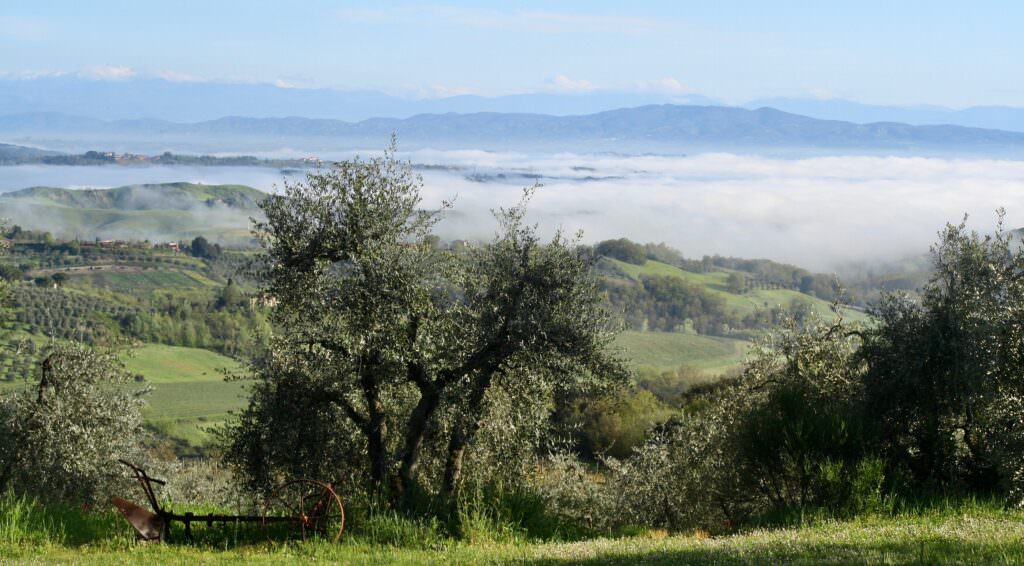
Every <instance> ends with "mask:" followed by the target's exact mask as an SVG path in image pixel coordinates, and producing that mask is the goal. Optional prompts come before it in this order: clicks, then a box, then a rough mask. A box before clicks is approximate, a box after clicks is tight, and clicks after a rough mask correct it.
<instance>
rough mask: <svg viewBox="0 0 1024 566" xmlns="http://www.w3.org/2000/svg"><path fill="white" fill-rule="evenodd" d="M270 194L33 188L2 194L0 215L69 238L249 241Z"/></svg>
mask: <svg viewBox="0 0 1024 566" xmlns="http://www.w3.org/2000/svg"><path fill="white" fill-rule="evenodd" d="M266 197H267V194H266V193H263V192H261V191H258V190H256V189H253V188H251V187H247V186H244V185H201V184H192V183H167V184H160V185H132V186H126V187H118V188H114V189H85V190H70V189H60V188H52V187H32V188H28V189H23V190H20V191H14V192H10V193H5V194H3V195H0V216H3V217H6V218H10V219H11V221H12V222H13V223H14V224H18V225H20V226H21V227H23V228H28V229H32V230H45V231H49V232H51V233H53V234H54V235H55V236H57V237H60V238H65V239H73V238H77V239H80V240H92V239H94V238H100V239H107V238H115V239H134V240H145V239H148V240H152V241H163V240H172V241H173V240H182V239H191V238H194V237H195V236H199V235H202V236H205V237H207V238H209V239H212V240H215V241H219V242H221V243H224V244H232V245H246V244H248V243H250V241H251V237H250V235H249V229H250V225H251V223H250V217H253V216H259V215H260V210H259V207H258V206H257V204H258V203H259V202H260V201H261V200H263V199H264V198H266Z"/></svg>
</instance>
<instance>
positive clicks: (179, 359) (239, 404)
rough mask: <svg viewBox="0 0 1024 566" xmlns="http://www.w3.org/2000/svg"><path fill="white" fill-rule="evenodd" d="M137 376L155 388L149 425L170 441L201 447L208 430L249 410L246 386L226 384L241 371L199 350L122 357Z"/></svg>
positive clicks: (151, 348) (147, 350)
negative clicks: (229, 376) (234, 374)
mask: <svg viewBox="0 0 1024 566" xmlns="http://www.w3.org/2000/svg"><path fill="white" fill-rule="evenodd" d="M123 358H124V362H125V366H126V367H127V369H128V371H130V372H131V373H133V374H138V375H143V376H145V378H146V381H147V382H148V383H150V384H152V385H153V391H152V393H150V394H149V396H148V401H149V403H148V406H147V408H146V410H145V411H144V413H143V414H144V415H145V417H146V422H147V424H148V425H150V426H151V427H153V428H155V429H156V430H158V431H159V432H160V433H161V435H162V436H165V437H167V438H169V439H171V440H172V441H174V442H176V443H179V444H185V445H191V446H203V445H205V444H207V443H208V442H209V441H210V440H211V437H210V432H209V429H210V428H211V427H214V426H217V425H220V424H223V423H224V422H225V421H226V420H227V419H228V417H229V416H230V412H231V411H236V410H239V409H242V408H244V407H245V404H246V398H247V394H246V386H247V383H246V382H244V381H225V376H226V375H229V374H232V373H234V372H236V371H237V370H238V369H239V368H240V367H241V366H240V364H239V363H238V362H237V361H236V360H233V359H231V358H229V357H227V356H222V355H220V354H217V353H216V352H211V351H209V350H203V349H200V348H184V347H180V346H164V345H159V344H147V345H145V346H142V347H140V348H137V349H135V350H134V351H131V352H126V353H125V355H124V356H123Z"/></svg>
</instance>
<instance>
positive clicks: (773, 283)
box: [594, 238, 851, 302]
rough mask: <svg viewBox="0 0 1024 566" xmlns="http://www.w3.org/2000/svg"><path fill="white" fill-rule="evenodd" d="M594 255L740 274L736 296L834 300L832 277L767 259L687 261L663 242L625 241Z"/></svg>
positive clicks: (613, 242) (609, 243)
mask: <svg viewBox="0 0 1024 566" xmlns="http://www.w3.org/2000/svg"><path fill="white" fill-rule="evenodd" d="M594 253H596V254H597V255H599V256H605V257H611V258H614V259H617V260H619V261H623V262H626V263H632V264H634V265H643V264H644V263H645V262H647V260H653V261H659V262H662V263H667V264H669V265H673V266H676V267H678V268H680V269H684V270H686V271H691V272H694V273H708V272H711V271H715V270H730V271H738V272H742V273H743V274H745V275H744V276H743V277H742V278H740V279H738V281H740V283H739V286H738V287H736V288H735V289H731V290H733V291H734V292H737V293H741V292H743V291H745V290H747V289H751V288H763V289H791V290H793V291H799V292H801V293H805V294H807V295H810V296H812V297H817V298H819V299H822V300H824V301H829V302H832V301H834V300H835V299H836V298H837V291H838V285H837V283H838V281H837V279H836V276H835V275H827V274H821V273H811V272H810V271H808V270H806V269H803V268H801V267H797V266H795V265H789V264H784V263H779V262H775V261H772V260H769V259H742V258H734V257H724V256H719V255H713V256H707V255H706V256H704V257H703V258H701V259H699V260H695V259H687V258H685V257H683V254H682V253H681V252H680V251H678V250H675V249H672V248H671V247H669V246H667V245H665V244H664V243H661V244H652V243H647V244H640V243H637V242H633V241H631V240H629V239H626V238H619V239H615V240H605V241H603V242H599V243H597V244H596V245H595V246H594ZM846 298H847V299H850V298H851V297H846Z"/></svg>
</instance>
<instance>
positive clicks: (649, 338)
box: [616, 330, 750, 374]
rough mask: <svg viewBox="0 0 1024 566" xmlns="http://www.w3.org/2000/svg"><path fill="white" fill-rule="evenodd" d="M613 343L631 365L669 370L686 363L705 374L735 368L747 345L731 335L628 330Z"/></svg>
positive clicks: (719, 372) (741, 360)
mask: <svg viewBox="0 0 1024 566" xmlns="http://www.w3.org/2000/svg"><path fill="white" fill-rule="evenodd" d="M616 344H617V345H618V346H620V347H622V348H623V349H624V350H625V351H626V353H627V355H628V357H629V360H630V363H631V365H632V366H633V367H641V366H649V367H653V368H656V369H659V370H669V369H675V368H678V367H679V366H681V365H688V366H693V367H695V368H697V369H701V370H704V371H705V372H707V373H709V374H721V373H723V372H725V371H728V370H730V369H733V368H736V367H738V366H739V365H740V364H741V363H742V362H743V358H744V356H745V355H746V352H747V348H749V347H750V342H747V341H744V340H734V339H732V338H721V337H718V336H701V335H697V334H683V333H677V332H637V331H632V330H630V331H626V332H623V333H622V334H620V335H619V337H618V338H617V339H616Z"/></svg>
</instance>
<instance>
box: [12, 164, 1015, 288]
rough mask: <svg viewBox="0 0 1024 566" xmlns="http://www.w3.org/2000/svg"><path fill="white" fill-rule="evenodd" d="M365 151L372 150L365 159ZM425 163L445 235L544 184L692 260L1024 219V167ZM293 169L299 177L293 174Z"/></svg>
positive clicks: (880, 249)
mask: <svg viewBox="0 0 1024 566" xmlns="http://www.w3.org/2000/svg"><path fill="white" fill-rule="evenodd" d="M365 154H366V153H365V152H364V155H365ZM402 157H404V158H407V159H410V160H411V161H412V162H414V163H416V164H419V165H421V166H432V167H420V168H419V169H420V171H421V173H422V175H423V178H424V183H425V188H424V202H425V204H426V205H427V206H437V205H438V204H439V203H440V202H441V201H442V200H443V199H450V198H452V197H456V202H455V208H454V210H453V211H451V212H449V213H448V215H447V218H446V219H445V221H444V222H442V224H441V225H440V226H439V232H440V234H441V235H442V237H445V238H447V239H454V238H463V239H476V238H486V237H489V236H491V235H493V233H494V226H495V224H494V221H493V218H492V217H491V216H490V213H489V211H490V209H492V208H495V207H499V206H510V205H513V204H515V203H516V202H517V201H518V199H519V196H520V194H521V190H522V188H523V187H524V186H527V185H530V184H531V183H532V182H533V181H534V180H539V181H540V182H541V183H543V184H544V187H543V188H541V189H540V190H539V191H538V192H537V194H536V196H535V197H534V199H533V202H532V203H531V206H530V209H531V211H532V218H533V220H535V221H537V222H539V223H540V225H541V226H542V228H543V229H544V230H545V231H546V232H547V233H550V232H551V231H552V230H553V229H554V228H555V227H558V226H560V227H562V228H564V229H565V230H567V231H570V232H575V231H576V230H579V229H582V230H583V231H584V239H585V240H586V241H591V242H592V241H597V240H601V239H605V238H613V237H622V236H625V237H629V238H631V239H634V240H638V241H645V242H646V241H653V242H666V243H668V244H670V245H672V246H674V247H677V248H679V249H680V250H682V251H683V253H684V254H686V255H687V256H689V257H700V256H701V255H704V254H722V255H734V256H743V257H767V258H771V259H775V260H779V261H787V262H792V263H796V264H799V265H802V266H806V267H809V268H813V269H818V270H831V269H833V268H834V267H835V266H836V265H840V264H846V263H849V262H856V261H871V260H892V259H896V258H899V257H902V256H905V255H914V254H919V253H922V252H924V251H926V250H927V249H928V245H929V244H930V243H931V242H933V241H934V240H935V237H936V232H937V231H938V230H939V229H941V228H942V226H943V225H944V224H945V223H946V222H950V221H952V222H957V221H959V220H960V219H961V218H962V216H963V215H964V214H965V213H967V214H970V216H971V220H970V225H971V226H972V227H974V228H976V229H978V230H981V231H987V230H990V229H991V228H992V227H993V226H994V221H995V214H994V211H995V209H996V208H998V207H1005V208H1006V209H1007V212H1008V215H1007V224H1008V225H1009V226H1010V227H1013V228H1015V227H1020V226H1022V225H1024V162H1021V161H1002V160H986V159H940V158H920V157H917V158H915V157H865V156H856V157H854V156H839V157H816V158H807V159H788V160H787V159H770V158H761V157H752V156H739V155H732V154H703V155H695V156H688V157H664V156H640V157H626V156H617V155H577V154H557V155H532V154H524V153H494V152H484V151H476V150H467V151H416V152H410V153H404V154H402ZM293 178H294V177H293ZM281 180H282V172H281V171H279V170H277V169H272V168H266V169H261V168H240V167H187V168H185V167H149V168H130V167H40V166H26V167H0V188H2V189H3V190H11V189H18V188H23V187H27V186H32V185H50V186H70V187H85V186H89V187H110V186H119V185H127V184H135V183H142V182H169V181H192V182H205V183H240V184H248V185H251V186H255V187H257V188H260V189H263V190H271V189H272V187H273V186H274V185H275V184H276V185H278V186H280V182H281Z"/></svg>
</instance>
